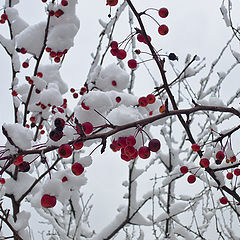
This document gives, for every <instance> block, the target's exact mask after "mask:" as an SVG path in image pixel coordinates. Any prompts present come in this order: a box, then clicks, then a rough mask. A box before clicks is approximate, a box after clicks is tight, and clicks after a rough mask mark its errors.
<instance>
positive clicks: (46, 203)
mask: <svg viewBox="0 0 240 240" xmlns="http://www.w3.org/2000/svg"><path fill="white" fill-rule="evenodd" d="M56 203H57V200H56V197H55V196H51V195H48V194H44V195H43V196H42V198H41V205H42V207H44V208H52V207H54V206H55V205H56Z"/></svg>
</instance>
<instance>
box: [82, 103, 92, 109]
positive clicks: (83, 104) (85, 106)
mask: <svg viewBox="0 0 240 240" xmlns="http://www.w3.org/2000/svg"><path fill="white" fill-rule="evenodd" d="M81 106H82V108H83V109H85V110H89V109H90V107H89V106H87V105H86V104H85V103H84V101H82V102H81Z"/></svg>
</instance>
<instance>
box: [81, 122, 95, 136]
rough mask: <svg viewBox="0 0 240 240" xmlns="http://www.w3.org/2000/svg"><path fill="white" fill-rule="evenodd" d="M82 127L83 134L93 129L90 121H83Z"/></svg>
mask: <svg viewBox="0 0 240 240" xmlns="http://www.w3.org/2000/svg"><path fill="white" fill-rule="evenodd" d="M82 128H83V131H84V133H85V134H90V133H92V131H93V125H92V124H91V123H90V122H85V123H83V124H82Z"/></svg>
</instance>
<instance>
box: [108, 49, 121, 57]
mask: <svg viewBox="0 0 240 240" xmlns="http://www.w3.org/2000/svg"><path fill="white" fill-rule="evenodd" d="M118 51H119V49H118V48H116V49H115V48H112V49H111V50H110V53H111V54H112V55H113V56H114V57H115V56H117V53H118Z"/></svg>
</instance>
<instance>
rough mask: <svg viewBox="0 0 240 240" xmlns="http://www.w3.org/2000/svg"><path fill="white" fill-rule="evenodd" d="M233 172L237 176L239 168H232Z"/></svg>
mask: <svg viewBox="0 0 240 240" xmlns="http://www.w3.org/2000/svg"><path fill="white" fill-rule="evenodd" d="M233 172H234V174H235V175H236V176H239V175H240V169H239V168H236V169H234V171H233Z"/></svg>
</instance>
